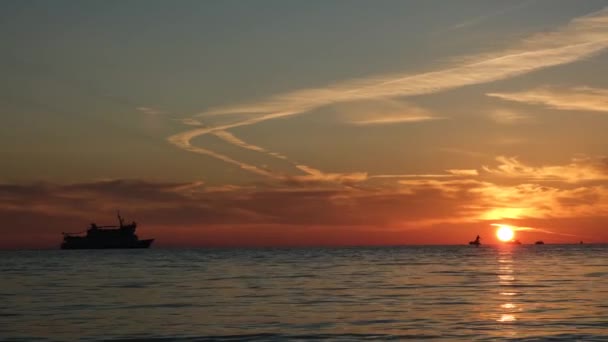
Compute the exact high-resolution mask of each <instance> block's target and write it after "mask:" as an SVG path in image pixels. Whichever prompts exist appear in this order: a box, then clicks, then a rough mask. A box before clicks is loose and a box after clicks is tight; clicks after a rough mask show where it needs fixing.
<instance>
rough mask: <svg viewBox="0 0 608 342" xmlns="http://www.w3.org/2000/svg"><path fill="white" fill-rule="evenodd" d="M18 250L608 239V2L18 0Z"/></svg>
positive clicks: (7, 162) (12, 85) (4, 17)
mask: <svg viewBox="0 0 608 342" xmlns="http://www.w3.org/2000/svg"><path fill="white" fill-rule="evenodd" d="M0 48H1V49H0V51H1V53H0V68H1V70H2V77H1V78H0V88H1V91H2V96H1V99H2V100H1V101H0V111H1V115H0V160H1V161H2V162H1V166H2V167H1V168H0V233H1V234H2V238H1V239H0V248H57V247H58V245H59V243H60V242H61V238H62V237H61V232H64V231H66V232H68V231H73V232H77V231H82V230H84V229H86V227H87V226H88V225H89V224H90V223H91V222H97V223H99V224H112V223H114V221H115V212H116V210H117V209H120V210H121V212H122V214H123V216H125V218H126V219H127V220H129V221H131V220H135V221H137V222H138V223H139V225H140V226H139V228H138V234H139V236H140V237H142V238H156V242H155V246H158V247H163V246H164V247H173V246H174V247H178V246H304V245H395V244H466V243H467V242H468V241H470V240H473V239H474V238H475V236H476V235H478V234H479V235H481V238H482V242H484V243H497V240H496V237H495V234H494V232H495V230H496V227H497V225H499V224H508V225H511V226H513V227H516V237H517V238H518V239H520V240H521V241H522V242H524V243H533V242H534V241H536V240H544V241H545V242H546V243H577V242H578V241H580V240H584V241H585V242H608V158H607V157H606V156H607V154H608V130H607V129H608V77H607V75H608V1H600V0H577V1H571V0H527V1H515V0H514V1H502V0H500V1H487V0H477V1H472V0H471V1H469V0H460V1H444V0H437V1H428V0H420V1H388V0H383V1H356V0H353V1H351V0H348V1H347V0H336V1H320V0H319V1H317V0H310V1H284V0H277V1H271V0H264V1H231V0H228V1H96V2H90V1H22V0H19V1H2V2H0Z"/></svg>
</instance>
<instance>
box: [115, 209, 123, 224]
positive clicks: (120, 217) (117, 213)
mask: <svg viewBox="0 0 608 342" xmlns="http://www.w3.org/2000/svg"><path fill="white" fill-rule="evenodd" d="M116 216H118V222H119V223H120V228H122V227H123V226H124V224H123V220H122V216H120V210H116Z"/></svg>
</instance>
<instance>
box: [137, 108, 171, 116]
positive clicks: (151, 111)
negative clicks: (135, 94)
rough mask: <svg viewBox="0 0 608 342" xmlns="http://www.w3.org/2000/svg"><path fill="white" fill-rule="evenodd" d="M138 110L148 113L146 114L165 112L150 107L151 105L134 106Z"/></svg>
mask: <svg viewBox="0 0 608 342" xmlns="http://www.w3.org/2000/svg"><path fill="white" fill-rule="evenodd" d="M135 109H137V110H138V111H140V112H142V113H144V114H148V115H160V114H165V112H163V111H162V110H160V109H156V108H151V107H137V108H135Z"/></svg>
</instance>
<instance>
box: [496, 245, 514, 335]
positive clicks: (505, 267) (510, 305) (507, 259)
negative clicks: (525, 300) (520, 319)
mask: <svg viewBox="0 0 608 342" xmlns="http://www.w3.org/2000/svg"><path fill="white" fill-rule="evenodd" d="M512 253H513V251H512V249H511V248H507V249H501V250H500V251H499V255H498V284H499V286H500V287H512V285H513V283H514V282H515V275H514V270H513V254H512ZM499 295H500V296H501V297H500V298H501V301H502V302H503V303H502V304H500V309H499V315H498V318H497V319H496V321H497V322H499V323H504V324H508V323H514V322H515V321H517V317H516V313H517V312H518V306H517V304H516V303H514V302H513V299H514V298H515V296H516V295H517V292H514V291H500V292H499ZM512 329H513V327H512V326H510V327H509V334H510V335H515V334H516V332H515V331H514V330H512Z"/></svg>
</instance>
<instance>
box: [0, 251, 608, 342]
mask: <svg viewBox="0 0 608 342" xmlns="http://www.w3.org/2000/svg"><path fill="white" fill-rule="evenodd" d="M285 339H292V340H312V339H315V340H319V339H327V340H347V341H354V340H388V339H392V340H403V339H413V340H423V339H428V340H446V341H458V340H462V341H471V340H479V341H484V340H487V341H495V340H522V341H536V340H539V341H543V340H563V341H576V340H582V341H608V246H607V245H543V246H534V245H521V246H482V247H479V248H475V247H469V246H416V247H414V246H408V247H378V248H310V249H304V248H302V249H192V250H171V249H149V250H101V251H61V250H52V251H3V252H0V340H8V341H13V340H15V341H17V340H28V341H29V340H58V341H71V340H141V341H144V340H159V341H170V340H182V341H198V340H201V341H205V340H227V341H234V340H261V341H268V340H285Z"/></svg>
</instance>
